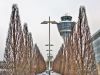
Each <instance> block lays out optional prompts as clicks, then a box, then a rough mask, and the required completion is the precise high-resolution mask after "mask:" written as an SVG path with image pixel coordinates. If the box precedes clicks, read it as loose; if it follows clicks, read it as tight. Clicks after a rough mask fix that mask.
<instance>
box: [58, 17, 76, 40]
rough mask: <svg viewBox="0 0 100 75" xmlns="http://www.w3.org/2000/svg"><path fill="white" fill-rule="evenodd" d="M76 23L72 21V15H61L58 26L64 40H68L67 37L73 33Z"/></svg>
mask: <svg viewBox="0 0 100 75" xmlns="http://www.w3.org/2000/svg"><path fill="white" fill-rule="evenodd" d="M74 25H75V22H74V21H72V16H69V15H64V16H62V17H61V21H60V22H59V23H58V24H57V27H58V31H59V33H60V35H61V36H62V37H63V39H64V41H66V37H68V35H69V34H70V33H71V31H72V29H73V27H74Z"/></svg>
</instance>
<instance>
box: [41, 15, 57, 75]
mask: <svg viewBox="0 0 100 75" xmlns="http://www.w3.org/2000/svg"><path fill="white" fill-rule="evenodd" d="M48 23H49V44H48V45H46V46H49V50H48V51H49V58H48V59H49V65H48V67H49V75H50V51H51V50H50V46H52V45H51V43H50V23H51V24H57V22H56V21H51V20H50V16H49V21H43V22H41V24H48Z"/></svg>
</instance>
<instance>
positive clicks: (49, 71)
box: [49, 16, 50, 75]
mask: <svg viewBox="0 0 100 75" xmlns="http://www.w3.org/2000/svg"><path fill="white" fill-rule="evenodd" d="M49 75H50V16H49Z"/></svg>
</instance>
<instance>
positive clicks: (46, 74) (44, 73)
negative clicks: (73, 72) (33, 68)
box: [37, 71, 61, 75]
mask: <svg viewBox="0 0 100 75" xmlns="http://www.w3.org/2000/svg"><path fill="white" fill-rule="evenodd" d="M37 75H49V74H48V73H46V72H43V73H41V74H37ZM51 75H61V74H58V73H55V72H53V71H51Z"/></svg>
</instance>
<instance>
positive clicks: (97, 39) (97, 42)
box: [92, 30, 100, 75]
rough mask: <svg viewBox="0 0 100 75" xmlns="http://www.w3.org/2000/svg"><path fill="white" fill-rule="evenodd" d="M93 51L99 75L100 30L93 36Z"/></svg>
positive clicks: (99, 74)
mask: <svg viewBox="0 0 100 75" xmlns="http://www.w3.org/2000/svg"><path fill="white" fill-rule="evenodd" d="M92 41H93V49H94V52H95V58H96V63H97V68H98V75H100V30H98V31H97V32H96V33H95V34H94V35H93V36H92Z"/></svg>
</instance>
